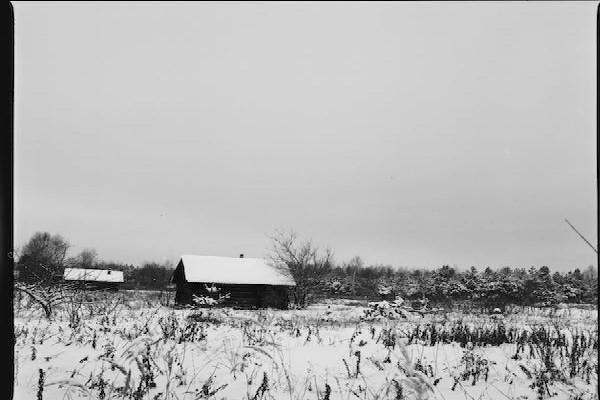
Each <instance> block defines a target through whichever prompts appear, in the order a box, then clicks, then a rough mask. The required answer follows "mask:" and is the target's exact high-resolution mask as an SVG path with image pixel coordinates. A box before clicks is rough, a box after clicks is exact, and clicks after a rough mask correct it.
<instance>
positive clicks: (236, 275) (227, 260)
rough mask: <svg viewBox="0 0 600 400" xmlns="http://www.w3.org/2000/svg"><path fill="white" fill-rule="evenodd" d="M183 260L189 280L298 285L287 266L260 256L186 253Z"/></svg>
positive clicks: (186, 276) (182, 263) (186, 277)
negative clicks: (278, 264)
mask: <svg viewBox="0 0 600 400" xmlns="http://www.w3.org/2000/svg"><path fill="white" fill-rule="evenodd" d="M180 263H181V265H182V266H183V270H184V275H185V280H186V281H188V282H207V283H224V284H238V285H281V286H296V283H295V282H294V278H293V277H292V275H291V273H290V271H289V269H288V268H287V267H285V266H281V267H280V266H274V265H273V264H272V263H270V262H268V261H267V260H264V259H261V258H236V257H215V256H195V255H183V256H181V261H180Z"/></svg>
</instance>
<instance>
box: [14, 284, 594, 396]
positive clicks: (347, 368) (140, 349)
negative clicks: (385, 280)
mask: <svg viewBox="0 0 600 400" xmlns="http://www.w3.org/2000/svg"><path fill="white" fill-rule="evenodd" d="M109 296H119V295H118V294H111V295H109ZM111 304H113V303H111ZM86 307H87V308H86ZM364 310H365V308H364V307H361V306H356V305H352V306H349V305H344V304H332V303H329V304H320V305H316V306H311V307H309V308H308V309H305V310H288V311H276V310H259V311H250V310H232V309H216V310H186V309H183V310H181V309H180V310H175V309H173V308H171V307H165V306H162V305H160V304H159V303H158V302H156V303H155V304H152V302H151V301H142V302H138V303H137V304H133V303H131V302H125V303H123V304H120V306H119V307H116V308H113V307H108V306H107V307H101V305H100V307H99V306H98V304H95V305H94V304H90V305H88V306H82V307H81V308H79V309H78V310H77V312H75V311H74V310H73V307H65V308H64V309H59V310H57V311H56V313H55V316H54V318H53V319H52V320H46V319H45V318H43V317H42V316H41V315H40V314H38V313H35V312H32V311H30V310H28V309H26V308H23V309H19V310H16V312H15V337H16V345H15V365H16V372H15V380H14V382H15V396H14V398H15V399H17V400H19V399H31V398H36V396H39V395H41V398H43V399H49V400H50V399H71V398H72V399H79V398H92V399H96V398H98V399H110V398H115V399H117V398H123V399H209V398H214V399H223V398H225V399H355V398H358V399H388V398H392V399H393V398H407V399H408V398H430V399H447V400H451V399H536V398H538V396H542V397H541V398H553V399H575V398H579V399H597V398H598V392H597V388H596V385H597V380H598V369H597V365H598V364H597V362H598V349H597V327H596V324H597V311H584V310H577V311H573V310H569V314H568V316H565V315H566V314H565V315H563V314H561V315H558V316H556V315H554V316H548V315H547V313H546V314H544V313H542V312H539V311H537V310H532V311H531V312H529V313H528V314H527V315H524V314H523V313H521V314H509V315H506V316H504V317H503V318H502V319H501V320H497V319H492V318H490V317H489V316H484V315H466V314H459V313H448V314H444V315H427V316H425V317H421V316H414V317H411V318H408V319H394V320H389V319H377V320H364V318H362V319H361V317H362V316H364ZM559 311H563V310H559ZM77 316H79V317H80V318H81V319H80V320H79V321H78V320H77V318H76V317H77ZM458 321H460V322H461V323H462V324H463V325H465V326H469V327H470V329H475V330H476V329H484V328H485V329H496V328H497V327H498V325H499V324H502V326H504V327H506V328H508V329H510V328H514V329H518V330H520V331H533V330H535V329H537V328H539V327H542V326H546V327H549V328H550V327H552V328H553V329H554V327H555V326H556V329H558V331H557V332H562V333H564V334H565V336H564V344H563V345H561V344H560V343H563V342H560V341H558V342H557V341H555V342H553V343H555V344H554V345H553V346H546V347H544V346H541V345H540V346H537V345H533V344H532V343H527V344H526V345H525V346H524V347H522V348H520V351H517V350H518V348H519V346H518V344H517V343H504V344H499V345H481V344H467V345H466V346H465V347H462V346H461V345H460V344H459V343H457V342H448V343H444V342H442V343H441V342H436V343H435V345H428V344H427V343H426V342H427V340H424V341H423V340H421V341H419V340H413V341H412V342H410V343H409V338H408V337H407V336H409V335H410V332H414V328H415V326H417V325H419V326H420V329H423V330H425V331H426V332H428V333H427V335H429V336H428V337H429V338H431V332H430V331H427V329H431V326H436V327H437V328H436V329H438V331H437V332H441V330H444V329H445V330H446V331H448V332H449V331H450V329H455V327H456V326H457V324H458ZM486 334H487V333H486ZM576 335H583V336H584V337H585V338H588V339H589V340H590V343H595V348H594V346H593V345H591V344H590V346H589V347H586V346H587V345H586V343H588V342H586V341H585V340H588V339H584V342H583V343H584V345H582V346H579V347H578V348H579V349H583V350H581V351H580V353H577V352H573V357H575V356H577V357H578V359H577V360H571V361H570V362H571V364H568V357H565V354H566V352H567V351H571V350H572V349H573V343H572V342H573V340H575V339H574V338H576ZM557 337H558V338H559V339H560V335H559V336H557ZM594 337H595V340H594ZM557 340H558V339H557ZM544 349H545V350H544ZM568 349H571V350H568ZM540 351H552V354H551V358H553V360H554V362H553V364H552V365H555V366H556V367H557V369H559V371H558V372H557V371H554V372H553V371H550V370H548V368H545V367H544V365H546V366H547V365H548V364H544V363H543V362H542V360H543V355H542V354H541V353H540ZM578 351H579V350H578ZM515 355H516V356H515ZM584 361H585V363H584ZM573 363H575V364H577V365H578V366H579V367H580V370H581V371H584V370H585V368H588V369H587V371H588V372H587V373H585V372H581V373H579V374H577V373H576V374H575V375H574V376H573V377H571V376H570V374H568V373H567V372H566V371H570V369H569V368H570V366H571V365H572V364H573ZM40 371H41V373H40ZM41 374H43V379H42V380H40V376H41ZM578 396H579V397H578ZM38 398H40V397H38Z"/></svg>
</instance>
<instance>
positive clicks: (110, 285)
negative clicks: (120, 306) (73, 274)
mask: <svg viewBox="0 0 600 400" xmlns="http://www.w3.org/2000/svg"><path fill="white" fill-rule="evenodd" d="M67 282H68V283H69V284H71V285H76V287H77V288H79V289H84V290H109V291H113V292H116V291H117V290H119V287H120V286H121V284H120V282H95V281H67Z"/></svg>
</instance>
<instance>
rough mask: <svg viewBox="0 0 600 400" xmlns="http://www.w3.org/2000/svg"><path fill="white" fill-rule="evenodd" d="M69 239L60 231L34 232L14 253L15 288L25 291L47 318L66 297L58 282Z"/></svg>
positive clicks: (62, 286)
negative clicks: (16, 252)
mask: <svg viewBox="0 0 600 400" xmlns="http://www.w3.org/2000/svg"><path fill="white" fill-rule="evenodd" d="M69 247H70V245H69V243H68V242H67V241H66V240H65V239H64V238H63V237H62V236H60V235H51V234H49V233H47V232H36V233H35V234H34V235H33V236H32V237H31V239H29V241H28V242H27V243H26V244H25V245H24V246H23V248H22V249H21V250H20V251H19V253H20V254H16V255H15V258H18V260H17V262H16V266H17V270H18V273H19V278H18V281H17V282H15V290H16V291H18V292H20V293H24V294H27V295H28V296H29V298H30V299H31V300H32V301H33V302H34V303H36V304H38V305H39V306H40V307H41V308H42V309H43V310H44V313H45V315H46V317H47V318H50V317H51V316H52V314H53V309H54V307H55V306H56V305H58V304H60V303H62V302H64V301H66V300H67V292H66V291H65V287H64V285H63V284H61V280H62V275H63V271H64V266H65V260H66V256H67V251H68V249H69Z"/></svg>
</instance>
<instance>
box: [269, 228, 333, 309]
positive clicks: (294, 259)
mask: <svg viewBox="0 0 600 400" xmlns="http://www.w3.org/2000/svg"><path fill="white" fill-rule="evenodd" d="M270 239H271V241H272V248H271V254H270V258H271V261H272V262H273V263H274V265H276V266H279V267H284V266H285V267H287V269H289V271H290V272H291V274H292V277H293V278H294V280H295V282H296V286H295V287H294V289H293V292H292V295H293V301H294V303H295V304H296V305H297V306H300V307H304V306H306V305H307V302H308V295H309V294H310V292H311V289H313V288H314V287H315V286H316V285H317V284H319V283H321V281H322V280H323V278H324V277H325V275H326V274H327V273H328V272H329V271H330V270H331V264H332V262H333V252H332V251H331V249H329V248H326V249H324V250H321V249H319V247H317V246H315V245H314V244H313V243H312V241H311V240H300V239H299V238H298V235H297V234H296V233H295V232H293V231H290V232H281V231H276V232H275V233H274V234H273V235H271V236H270Z"/></svg>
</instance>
